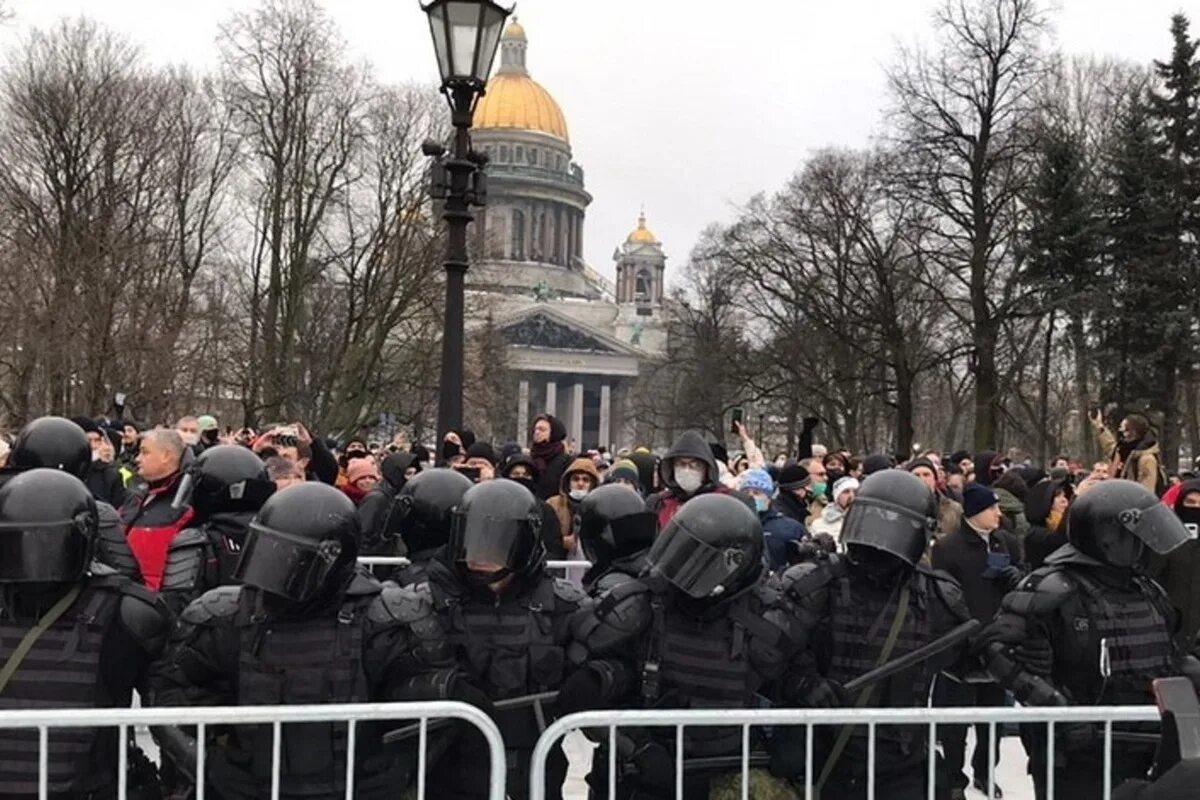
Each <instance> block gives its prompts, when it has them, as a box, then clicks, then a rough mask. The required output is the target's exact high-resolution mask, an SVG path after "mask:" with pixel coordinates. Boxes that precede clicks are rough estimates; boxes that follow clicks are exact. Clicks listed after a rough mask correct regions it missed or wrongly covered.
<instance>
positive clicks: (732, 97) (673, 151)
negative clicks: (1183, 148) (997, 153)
mask: <svg viewBox="0 0 1200 800" xmlns="http://www.w3.org/2000/svg"><path fill="white" fill-rule="evenodd" d="M936 2H937V0H838V1H837V2H830V1H829V0H741V1H740V2H738V3H718V2H716V0H703V2H701V0H600V1H599V2H585V0H520V2H519V3H518V8H517V13H518V15H519V17H520V19H521V23H522V25H524V26H525V29H526V32H527V34H528V36H529V56H528V64H529V68H530V73H531V75H532V76H533V77H534V79H536V80H537V81H538V82H539V83H541V84H542V85H543V86H545V87H546V88H547V89H548V90H549V91H550V93H551V94H552V95H553V96H554V97H555V99H557V100H558V102H559V103H560V104H561V105H562V107H563V111H564V113H565V114H566V117H567V125H568V127H569V129H570V135H571V144H572V147H573V149H574V155H575V159H576V160H577V161H578V162H579V163H580V164H582V165H583V167H584V169H585V170H586V180H587V189H588V191H590V192H591V193H592V195H593V196H594V197H595V200H594V201H593V203H592V205H591V207H590V209H589V211H588V220H587V228H586V231H585V239H584V245H585V256H586V257H587V259H588V261H589V263H591V265H592V266H593V267H594V268H596V269H598V270H599V271H601V272H603V273H605V274H608V275H611V274H612V272H613V269H612V267H613V265H612V261H611V256H612V252H613V248H614V247H615V246H616V245H617V244H619V243H620V242H622V241H623V240H624V238H625V236H626V234H628V232H629V231H630V230H631V229H632V228H633V226H634V224H635V223H636V218H637V213H638V209H639V207H640V206H642V205H643V204H644V205H645V208H646V214H647V217H648V222H649V227H650V228H651V230H653V231H654V233H655V234H657V236H658V237H659V239H661V240H662V241H663V243H664V245H665V248H666V251H667V254H668V256H669V257H670V258H671V261H670V262H669V263H670V264H673V265H675V267H676V268H678V266H679V265H680V264H681V263H682V262H683V261H685V260H686V257H687V254H688V251H689V250H690V249H691V247H692V245H693V244H694V243H695V241H696V237H697V234H698V233H699V231H700V230H701V229H702V228H703V227H704V226H705V225H707V224H709V223H710V222H714V221H721V220H727V219H729V218H730V217H732V215H733V213H734V209H735V206H736V205H737V204H739V203H742V202H744V201H745V200H746V199H747V198H749V197H750V196H751V195H752V194H754V193H755V192H758V191H762V190H773V189H775V188H777V187H779V186H780V185H781V184H782V183H783V182H784V181H785V180H786V178H787V177H788V176H789V175H790V174H791V173H792V172H793V171H795V169H796V167H797V166H798V165H799V164H800V163H801V161H802V160H803V159H804V158H805V156H806V155H807V154H808V153H810V152H812V151H813V150H814V149H817V148H820V147H822V146H826V145H842V146H851V147H852V146H861V145H864V144H866V143H867V142H868V141H869V139H870V137H871V135H872V133H874V132H875V131H877V128H878V125H879V120H880V112H881V109H882V108H883V106H884V104H885V103H886V87H885V81H884V67H885V65H886V64H887V63H889V61H890V60H891V58H892V55H893V53H894V51H895V46H896V44H897V43H898V42H908V41H912V40H913V39H914V38H915V37H917V36H921V35H925V34H926V33H927V32H928V31H929V29H930V13H931V11H932V9H933V8H934V7H935V4H936ZM5 5H7V6H9V7H11V8H12V9H13V10H14V11H15V13H16V17H15V19H14V20H13V21H12V22H10V23H9V24H8V25H6V26H5V29H4V30H0V48H7V47H8V46H11V45H12V44H13V43H14V42H15V41H16V40H17V39H18V38H19V36H20V35H21V32H22V31H23V30H27V29H28V28H29V27H31V26H47V25H50V24H53V22H54V21H55V20H56V19H58V18H59V17H61V16H68V15H79V14H86V15H88V16H91V17H92V18H94V19H97V20H99V21H101V22H103V23H104V24H106V25H108V26H109V27H111V28H113V29H114V30H117V31H120V32H122V33H124V34H126V35H127V36H128V37H129V38H130V39H131V40H133V41H134V42H136V43H138V44H140V45H141V46H142V47H143V48H144V50H145V52H146V54H147V56H148V57H149V58H150V59H151V60H152V61H155V62H161V63H166V62H179V61H183V62H188V63H190V64H193V65H196V66H198V67H206V66H212V65H213V63H214V59H215V47H214V40H215V37H216V35H217V25H218V22H219V21H220V20H222V19H223V18H225V17H226V16H227V15H228V14H229V12H230V11H231V10H233V9H250V8H253V7H254V6H255V5H257V4H256V3H255V2H254V0H7V2H6V3H5ZM325 5H326V8H327V9H328V10H329V12H330V14H331V15H332V17H333V18H334V19H335V20H336V21H337V23H338V25H339V26H340V27H341V30H342V34H343V36H344V37H345V39H346V40H347V42H348V46H349V49H350V56H351V57H352V58H353V59H354V60H369V61H371V62H373V63H374V65H375V67H376V69H377V73H378V74H379V76H380V78H381V79H382V80H384V81H401V80H423V81H430V82H432V81H433V80H435V79H436V76H437V71H436V67H435V65H434V59H433V48H432V45H431V44H430V40H429V34H428V28H427V26H426V23H425V19H424V15H423V14H422V13H421V11H420V9H419V4H418V1H417V0H325ZM1180 8H1181V3H1180V0H1059V2H1058V3H1057V11H1055V12H1054V13H1053V20H1054V22H1055V26H1056V30H1057V38H1058V41H1059V43H1060V46H1061V48H1062V49H1063V50H1064V51H1065V52H1068V53H1080V54H1083V53H1096V54H1105V55H1115V56H1120V57H1123V58H1127V59H1130V60H1133V61H1136V62H1140V63H1148V62H1149V61H1150V60H1151V59H1153V58H1166V57H1167V56H1168V55H1169V53H1170V35H1169V33H1168V26H1169V23H1170V15H1171V14H1172V13H1174V12H1175V11H1177V10H1180ZM1193 11H1195V8H1194V7H1193ZM1193 16H1194V17H1196V18H1194V19H1193V23H1194V24H1193V29H1192V30H1193V35H1195V34H1196V33H1197V32H1200V14H1194V15H1193Z"/></svg>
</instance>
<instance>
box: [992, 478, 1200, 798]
mask: <svg viewBox="0 0 1200 800" xmlns="http://www.w3.org/2000/svg"><path fill="white" fill-rule="evenodd" d="M1067 537H1068V542H1069V543H1068V544H1066V545H1064V546H1062V547H1060V548H1059V549H1058V550H1056V551H1055V552H1054V553H1053V554H1052V555H1051V556H1050V557H1049V558H1047V559H1046V561H1045V565H1044V566H1043V567H1042V568H1041V569H1038V570H1036V571H1034V572H1033V573H1032V574H1030V575H1029V577H1028V578H1026V579H1025V580H1024V581H1023V582H1022V583H1021V585H1020V586H1019V587H1018V588H1017V590H1016V591H1014V592H1011V593H1010V594H1009V595H1008V596H1006V597H1005V598H1004V601H1003V604H1002V605H1001V609H1000V613H999V614H998V615H997V616H996V619H995V621H994V622H993V623H992V624H991V625H989V626H988V628H987V629H986V630H985V631H984V633H983V634H982V636H981V647H982V649H983V650H984V652H985V653H986V657H987V658H988V670H989V671H990V672H991V673H992V674H993V676H994V677H995V678H996V679H997V680H998V681H999V682H1000V683H1002V684H1003V685H1005V686H1007V687H1009V688H1011V690H1012V691H1013V693H1014V694H1015V695H1016V697H1017V699H1018V700H1019V701H1021V702H1022V703H1026V704H1032V705H1054V704H1060V703H1063V702H1068V703H1070V704H1072V705H1141V704H1152V703H1154V696H1153V694H1152V688H1151V681H1152V680H1153V679H1154V678H1160V677H1165V676H1169V675H1178V674H1180V672H1181V669H1182V666H1183V663H1184V658H1185V656H1184V654H1183V653H1181V652H1179V651H1178V649H1177V647H1176V645H1175V643H1174V642H1173V639H1172V631H1173V630H1174V626H1173V618H1174V612H1173V611H1172V609H1171V607H1170V603H1169V602H1168V600H1167V597H1166V595H1165V593H1164V592H1163V590H1162V589H1161V588H1160V587H1159V586H1158V584H1156V583H1154V581H1152V580H1150V579H1149V578H1147V577H1145V576H1144V575H1142V574H1141V569H1142V567H1143V566H1144V565H1145V561H1146V558H1147V556H1148V553H1147V551H1146V548H1147V547H1148V548H1150V549H1151V550H1153V551H1154V552H1156V553H1159V554H1165V553H1167V552H1169V551H1171V550H1173V549H1174V548H1175V547H1178V546H1179V545H1181V544H1183V543H1184V542H1186V541H1187V540H1188V534H1187V530H1186V529H1185V528H1184V527H1183V524H1182V523H1181V522H1180V521H1179V518H1178V517H1176V516H1175V514H1174V513H1172V511H1171V509H1169V508H1168V507H1167V506H1164V505H1162V504H1161V503H1160V502H1158V500H1157V499H1156V498H1155V497H1154V495H1153V494H1152V493H1151V492H1149V491H1147V490H1146V489H1145V488H1144V487H1142V486H1140V485H1138V484H1137V483H1134V482H1132V481H1125V480H1109V481H1104V482H1103V483H1102V484H1100V485H1099V486H1097V487H1095V488H1094V489H1092V490H1090V491H1088V492H1087V493H1085V494H1083V495H1081V496H1080V497H1078V498H1076V499H1075V501H1074V502H1073V503H1072V504H1071V508H1070V509H1069V510H1068V512H1067ZM1102 661H1103V663H1104V665H1105V668H1104V669H1103V670H1102V669H1101V662H1102ZM1105 673H1107V674H1105ZM1117 727H1118V729H1119V728H1120V727H1121V726H1117ZM1153 727H1154V728H1155V729H1157V727H1158V726H1157V725H1155V726H1153ZM1055 734H1056V735H1055V747H1056V754H1055V761H1054V766H1055V774H1054V782H1055V795H1056V796H1057V797H1080V798H1093V797H1100V796H1101V793H1102V787H1103V780H1104V769H1103V764H1104V756H1103V730H1102V728H1101V727H1100V726H1094V725H1058V726H1056V729H1055ZM1023 736H1024V738H1025V739H1026V743H1027V749H1028V750H1029V755H1030V759H1029V771H1030V773H1031V774H1032V775H1033V778H1034V784H1035V787H1036V789H1037V792H1038V797H1043V796H1045V793H1046V766H1047V764H1046V740H1045V730H1044V727H1043V726H1027V730H1026V731H1024V732H1023ZM1153 756H1154V746H1153V745H1145V744H1137V743H1128V742H1121V741H1119V737H1118V741H1115V742H1114V749H1113V759H1112V767H1113V782H1112V785H1113V786H1118V785H1119V784H1120V783H1121V781H1122V780H1123V779H1125V778H1140V777H1142V776H1143V775H1144V774H1145V772H1146V770H1147V769H1148V767H1149V766H1150V764H1151V761H1152V760H1153Z"/></svg>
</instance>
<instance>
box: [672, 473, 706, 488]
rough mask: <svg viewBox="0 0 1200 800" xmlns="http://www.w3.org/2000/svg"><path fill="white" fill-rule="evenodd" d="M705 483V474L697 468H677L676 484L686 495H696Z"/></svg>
mask: <svg viewBox="0 0 1200 800" xmlns="http://www.w3.org/2000/svg"><path fill="white" fill-rule="evenodd" d="M703 483H704V472H703V471H702V470H698V469H696V468H695V467H676V468H675V484H676V485H677V486H678V487H679V488H680V489H682V490H683V491H684V493H686V494H694V493H695V491H696V490H697V489H699V488H700V486H701V485H702V484H703Z"/></svg>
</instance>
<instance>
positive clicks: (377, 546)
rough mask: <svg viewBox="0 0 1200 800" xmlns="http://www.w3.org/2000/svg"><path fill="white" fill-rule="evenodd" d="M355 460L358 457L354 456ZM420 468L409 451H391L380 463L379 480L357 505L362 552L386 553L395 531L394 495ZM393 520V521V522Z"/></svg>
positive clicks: (396, 531) (369, 554)
mask: <svg viewBox="0 0 1200 800" xmlns="http://www.w3.org/2000/svg"><path fill="white" fill-rule="evenodd" d="M356 460H358V459H356ZM420 470H421V466H420V463H419V462H418V461H417V457H416V456H415V455H414V454H412V453H404V452H396V453H390V454H389V455H388V457H387V458H385V459H384V460H383V463H382V464H380V466H379V474H380V478H381V480H380V481H379V482H378V483H377V484H376V485H375V487H374V488H372V489H371V490H370V491H368V492H367V495H366V497H364V498H363V499H362V501H360V502H359V504H358V511H357V513H356V516H357V517H358V524H359V527H360V528H361V530H362V552H363V555H368V556H371V555H386V553H385V552H384V551H385V550H387V549H389V548H390V547H391V541H390V540H393V539H394V538H395V537H396V536H397V535H398V534H399V529H398V523H399V519H398V517H399V516H400V515H398V514H394V513H393V508H392V507H393V505H394V503H395V502H396V496H397V495H398V494H399V493H400V490H401V489H403V488H404V484H406V483H407V482H408V481H409V480H411V479H412V478H414V477H415V476H416V475H417V474H418V473H419V472H420ZM393 520H394V521H393Z"/></svg>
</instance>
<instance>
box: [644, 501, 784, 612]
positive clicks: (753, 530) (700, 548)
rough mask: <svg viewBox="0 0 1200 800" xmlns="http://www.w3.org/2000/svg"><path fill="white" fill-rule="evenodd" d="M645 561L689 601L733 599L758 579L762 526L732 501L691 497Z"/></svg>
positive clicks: (738, 504) (760, 567) (760, 571)
mask: <svg viewBox="0 0 1200 800" xmlns="http://www.w3.org/2000/svg"><path fill="white" fill-rule="evenodd" d="M646 559H647V561H648V563H649V564H650V567H651V569H652V570H653V571H654V572H657V573H658V574H660V575H662V576H663V577H664V578H666V579H667V580H668V581H670V582H671V584H672V585H674V586H675V588H677V589H679V590H680V591H682V592H684V593H685V594H687V595H688V596H689V597H692V598H695V599H697V600H703V599H706V598H719V597H722V596H727V595H731V594H733V593H735V592H737V591H739V590H741V589H744V588H745V587H747V586H749V585H750V584H752V583H754V582H755V581H756V580H758V577H759V576H760V575H761V574H762V569H763V530H762V523H761V522H759V520H758V515H757V514H755V513H754V512H753V511H751V510H750V508H749V506H747V505H746V504H745V503H743V502H742V501H741V500H738V499H737V498H735V497H730V496H728V495H723V494H704V495H700V496H699V497H693V498H692V499H691V500H689V501H687V502H686V503H684V504H683V507H682V508H680V509H679V511H678V512H676V514H675V516H674V517H673V518H672V519H671V521H670V522H669V523H667V527H665V528H663V530H662V533H660V534H659V535H658V537H657V538H656V539H655V540H654V546H653V547H651V548H650V553H649V554H648V555H647V557H646Z"/></svg>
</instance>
